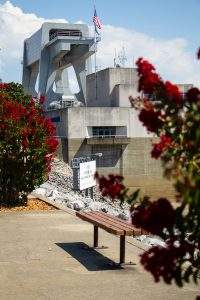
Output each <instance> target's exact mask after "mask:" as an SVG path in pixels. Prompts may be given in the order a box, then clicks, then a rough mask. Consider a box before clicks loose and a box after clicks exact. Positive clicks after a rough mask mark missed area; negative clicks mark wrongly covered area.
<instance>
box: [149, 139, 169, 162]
mask: <svg viewBox="0 0 200 300" xmlns="http://www.w3.org/2000/svg"><path fill="white" fill-rule="evenodd" d="M171 147H172V139H171V137H167V136H165V135H162V137H161V141H160V142H159V143H153V149H152V151H151V156H152V157H153V158H155V159H157V158H159V157H160V155H161V154H162V152H163V150H164V149H166V148H171Z"/></svg>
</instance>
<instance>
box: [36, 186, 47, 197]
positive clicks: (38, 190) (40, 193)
mask: <svg viewBox="0 0 200 300" xmlns="http://www.w3.org/2000/svg"><path fill="white" fill-rule="evenodd" d="M34 192H36V193H37V194H38V195H41V196H45V195H46V189H45V188H42V187H39V188H37V189H35V190H34Z"/></svg>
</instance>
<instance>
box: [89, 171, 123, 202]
mask: <svg viewBox="0 0 200 300" xmlns="http://www.w3.org/2000/svg"><path fill="white" fill-rule="evenodd" d="M95 178H96V179H97V181H98V183H99V189H100V191H101V192H102V195H103V196H109V197H111V198H112V199H116V198H119V197H120V194H121V192H122V190H123V189H124V185H123V184H122V181H123V179H124V178H123V176H120V175H113V174H109V175H108V178H106V177H105V176H99V174H98V173H97V172H96V173H95Z"/></svg>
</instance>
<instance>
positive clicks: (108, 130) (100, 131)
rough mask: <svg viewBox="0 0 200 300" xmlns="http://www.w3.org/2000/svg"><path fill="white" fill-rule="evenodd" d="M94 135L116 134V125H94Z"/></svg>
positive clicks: (110, 135)
mask: <svg viewBox="0 0 200 300" xmlns="http://www.w3.org/2000/svg"><path fill="white" fill-rule="evenodd" d="M92 135H93V136H107V137H112V136H116V127H114V126H111V127H92Z"/></svg>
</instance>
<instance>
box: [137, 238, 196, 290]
mask: <svg viewBox="0 0 200 300" xmlns="http://www.w3.org/2000/svg"><path fill="white" fill-rule="evenodd" d="M194 249H195V247H194V245H193V244H191V243H189V242H187V241H185V242H181V243H179V241H178V240H176V239H175V238H171V239H169V240H168V241H167V242H166V247H161V246H155V247H152V248H151V249H149V250H148V251H146V252H145V253H144V254H142V255H141V264H142V265H143V266H144V268H145V269H146V270H147V271H150V272H151V273H152V275H153V276H154V279H155V281H156V282H158V281H159V280H160V277H163V279H164V281H165V282H166V283H168V284H170V283H171V281H172V279H173V278H174V272H175V271H176V267H177V264H178V263H179V261H180V259H181V257H184V256H186V255H187V257H188V261H190V260H191V258H192V256H193V253H194Z"/></svg>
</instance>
